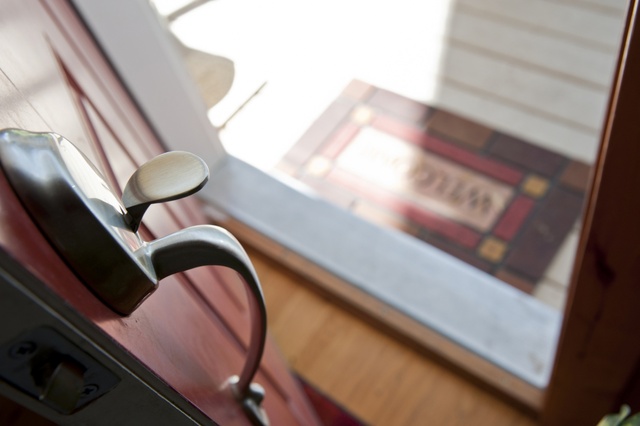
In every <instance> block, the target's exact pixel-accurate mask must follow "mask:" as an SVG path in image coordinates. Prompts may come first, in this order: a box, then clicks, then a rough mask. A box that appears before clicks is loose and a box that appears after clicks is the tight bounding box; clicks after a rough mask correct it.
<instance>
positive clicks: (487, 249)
mask: <svg viewBox="0 0 640 426" xmlns="http://www.w3.org/2000/svg"><path fill="white" fill-rule="evenodd" d="M506 252H507V245H506V244H505V243H504V242H503V241H500V240H498V239H496V238H493V237H487V238H485V239H484V241H482V244H480V248H479V249H478V254H479V255H480V256H481V257H483V258H484V259H486V260H488V261H490V262H494V263H496V262H500V261H501V260H502V258H503V257H504V254H505V253H506Z"/></svg>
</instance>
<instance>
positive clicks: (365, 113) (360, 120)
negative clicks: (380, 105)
mask: <svg viewBox="0 0 640 426" xmlns="http://www.w3.org/2000/svg"><path fill="white" fill-rule="evenodd" d="M351 119H352V120H353V121H354V122H355V123H356V124H359V125H361V126H364V125H365V124H369V123H370V122H371V120H372V119H373V110H372V109H371V108H369V107H367V106H364V105H360V106H359V107H357V108H356V109H355V110H353V112H352V113H351Z"/></svg>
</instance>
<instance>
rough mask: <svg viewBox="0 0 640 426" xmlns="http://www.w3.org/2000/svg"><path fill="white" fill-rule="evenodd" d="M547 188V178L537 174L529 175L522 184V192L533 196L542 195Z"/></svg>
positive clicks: (538, 196)
mask: <svg viewBox="0 0 640 426" xmlns="http://www.w3.org/2000/svg"><path fill="white" fill-rule="evenodd" d="M547 189H549V180H548V179H545V178H543V177H540V176H537V175H530V176H529V177H527V179H526V180H525V181H524V183H523V184H522V192H524V193H525V194H527V195H530V196H532V197H535V198H540V197H542V196H543V195H544V194H545V193H546V192H547Z"/></svg>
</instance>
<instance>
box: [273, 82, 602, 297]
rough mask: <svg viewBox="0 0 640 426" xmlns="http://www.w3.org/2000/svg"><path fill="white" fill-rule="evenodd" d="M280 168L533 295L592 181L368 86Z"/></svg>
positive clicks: (550, 157)
mask: <svg viewBox="0 0 640 426" xmlns="http://www.w3.org/2000/svg"><path fill="white" fill-rule="evenodd" d="M277 168H278V169H279V170H280V171H282V172H284V173H286V174H289V175H291V176H293V177H295V178H296V179H297V180H299V181H301V182H303V183H305V184H306V185H308V186H309V187H311V188H313V189H314V190H315V191H316V192H317V193H318V194H319V195H320V196H322V197H324V198H326V199H327V200H328V201H330V202H332V203H334V204H337V205H339V206H342V207H344V208H346V209H348V210H350V211H351V212H353V213H354V214H356V215H358V216H361V217H363V218H365V219H367V220H370V221H372V222H374V223H377V224H379V225H382V226H387V227H391V228H394V229H397V230H400V231H403V232H405V233H407V234H410V235H412V236H414V237H416V238H418V239H420V240H422V241H424V242H426V243H428V244H431V245H433V246H435V247H438V248H439V249H441V250H443V251H445V252H447V253H449V254H451V255H453V256H456V257H458V258H459V259H461V260H463V261H465V262H467V263H469V264H471V265H473V266H475V267H476V268H479V269H481V270H483V271H485V272H488V273H490V274H493V275H495V276H496V277H497V278H499V279H501V280H503V281H505V282H508V283H510V284H512V285H514V286H516V287H517V288H519V289H521V290H523V291H526V292H529V293H530V292H531V291H532V290H533V289H534V287H535V285H536V283H538V282H539V280H540V279H541V278H542V277H543V274H544V273H545V271H546V269H547V267H548V266H549V264H550V262H551V261H552V259H553V258H554V256H555V255H556V253H557V251H558V248H559V247H560V245H561V244H562V242H563V241H564V239H565V237H566V236H567V234H568V233H569V231H570V230H571V228H572V227H573V226H574V224H575V223H576V220H577V219H578V217H579V215H580V213H581V210H582V202H583V198H584V193H585V190H586V187H587V183H588V176H589V172H590V167H589V166H588V165H586V164H584V163H582V162H579V161H575V160H571V159H569V158H566V157H563V156H562V155H559V154H557V153H554V152H551V151H549V150H546V149H543V148H540V147H538V146H535V145H532V144H530V143H527V142H525V141H523V140H521V139H518V138H515V137H513V136H510V135H507V134H504V133H502V132H499V131H496V130H494V129H490V128H488V127H485V126H483V125H480V124H478V123H475V122H473V121H471V120H468V119H466V118H463V117H460V116H457V115H455V114H452V113H450V112H447V111H444V110H442V109H438V108H434V107H431V106H428V105H424V104H421V103H418V102H415V101H413V100H411V99H408V98H405V97H403V96H400V95H398V94H394V93H392V92H389V91H387V90H383V89H380V88H376V87H374V86H371V85H369V84H367V83H364V82H361V81H353V82H352V83H351V84H350V85H349V86H348V87H347V88H346V89H345V90H344V91H343V93H342V94H341V95H340V96H339V97H338V99H336V100H335V101H334V102H333V103H332V104H331V105H330V106H329V108H328V109H327V110H326V111H325V112H324V113H323V114H322V115H321V116H320V117H319V118H318V119H317V120H316V122H315V123H314V124H313V125H312V126H311V127H310V128H309V129H308V131H307V132H306V133H305V134H304V135H303V136H302V138H301V139H300V141H299V142H298V143H297V144H296V145H295V146H294V147H293V148H292V149H291V150H290V151H289V152H288V153H287V154H286V156H285V157H284V158H283V159H282V161H281V162H280V163H279V165H278V167H277ZM363 244H366V242H364V241H363Z"/></svg>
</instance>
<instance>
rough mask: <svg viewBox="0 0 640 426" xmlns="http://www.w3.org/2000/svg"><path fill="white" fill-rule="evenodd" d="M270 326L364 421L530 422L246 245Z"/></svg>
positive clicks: (298, 367) (288, 354) (312, 375)
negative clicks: (254, 268)
mask: <svg viewBox="0 0 640 426" xmlns="http://www.w3.org/2000/svg"><path fill="white" fill-rule="evenodd" d="M248 251H249V255H250V257H251V258H252V260H253V262H254V265H255V267H256V270H257V272H258V275H259V276H260V278H261V281H262V284H263V288H264V292H265V297H266V299H267V308H268V312H269V328H270V332H271V335H272V337H273V338H275V340H276V342H277V343H278V345H279V346H280V348H281V350H282V352H283V354H284V356H285V358H286V359H287V360H288V362H289V364H290V366H291V367H292V368H293V369H294V370H295V371H296V372H297V373H298V374H299V375H300V376H302V377H303V378H304V379H306V380H307V381H309V382H310V383H311V384H313V385H314V386H316V387H317V388H318V389H320V390H321V391H323V392H325V393H326V394H328V395H330V396H331V397H332V398H333V399H334V400H335V401H336V402H338V403H339V404H341V405H343V406H344V407H346V408H347V409H348V410H349V411H351V412H352V413H353V414H355V415H356V416H358V417H359V418H360V419H362V420H363V421H365V422H366V423H367V424H371V425H394V426H403V425H444V426H449V425H474V426H483V425H492V426H495V425H504V426H509V425H513V426H515V425H522V426H524V425H534V424H536V422H535V421H534V420H533V419H532V418H531V417H529V416H528V415H526V414H524V413H522V412H520V411H519V410H518V409H516V408H515V407H513V406H511V405H510V404H509V403H508V402H505V401H503V400H502V399H500V398H498V397H497V396H495V395H494V394H492V393H491V392H489V391H486V390H483V389H481V388H480V387H479V386H477V385H475V384H472V383H471V382H469V381H467V380H465V379H464V378H462V377H461V376H459V375H458V374H456V373H454V372H453V371H452V370H449V369H448V368H446V367H444V366H443V365H442V364H440V363H438V362H436V361H434V360H432V359H430V358H428V357H427V356H424V355H420V354H418V353H416V352H415V351H413V350H412V349H411V348H409V347H408V346H405V345H404V344H402V343H400V342H398V341H396V340H394V339H393V338H391V337H390V336H388V335H386V334H384V333H382V332H381V331H379V330H378V329H376V328H375V327H374V326H372V325H370V324H368V323H366V322H365V321H364V320H362V319H361V318H360V317H358V316H356V315H354V314H353V313H350V312H349V311H347V310H345V309H344V308H342V307H340V306H338V305H336V304H334V303H332V302H331V301H330V300H329V299H327V298H325V297H324V296H322V295H320V294H319V293H317V292H316V291H314V290H312V287H311V286H310V284H309V283H307V282H305V281H304V280H303V279H302V278H300V277H298V276H297V275H295V274H293V273H291V272H289V271H288V270H286V269H284V268H282V267H280V266H279V265H278V264H277V263H275V262H273V261H272V260H271V259H269V258H267V257H266V256H264V255H263V254H261V253H259V252H257V251H255V250H248Z"/></svg>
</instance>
